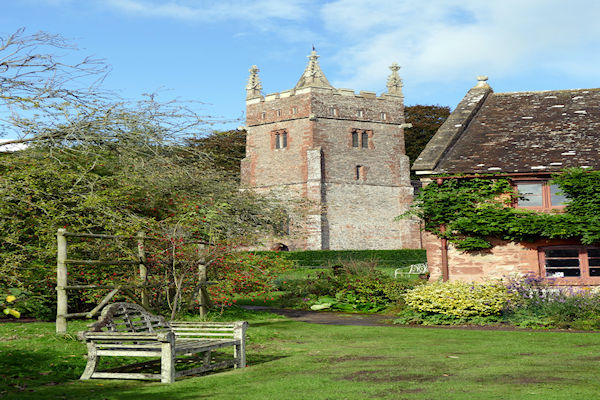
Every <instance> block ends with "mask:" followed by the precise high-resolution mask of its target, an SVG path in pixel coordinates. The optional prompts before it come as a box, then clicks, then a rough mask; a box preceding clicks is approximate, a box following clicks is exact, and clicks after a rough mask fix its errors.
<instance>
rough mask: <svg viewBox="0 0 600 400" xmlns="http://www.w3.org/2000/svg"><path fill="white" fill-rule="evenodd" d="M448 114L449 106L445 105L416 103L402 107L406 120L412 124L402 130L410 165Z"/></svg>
mask: <svg viewBox="0 0 600 400" xmlns="http://www.w3.org/2000/svg"><path fill="white" fill-rule="evenodd" d="M448 115H450V107H445V106H437V105H436V106H422V105H416V106H408V107H405V108H404V116H405V118H406V122H408V123H411V124H412V128H410V129H406V130H405V131H404V143H405V147H406V155H407V156H408V158H409V159H410V164H411V165H412V164H413V162H414V161H415V160H416V159H417V157H418V156H419V154H421V151H423V149H424V148H425V146H426V145H427V143H428V142H429V141H430V140H431V138H432V137H433V135H435V132H437V130H438V128H439V127H440V126H441V125H442V124H443V123H444V121H445V120H446V118H448Z"/></svg>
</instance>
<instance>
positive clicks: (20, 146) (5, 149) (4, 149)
mask: <svg viewBox="0 0 600 400" xmlns="http://www.w3.org/2000/svg"><path fill="white" fill-rule="evenodd" d="M9 140H12V139H0V153H10V152H13V151H19V150H24V149H26V148H27V143H13V144H7V145H4V146H3V145H2V143H4V142H7V141H9Z"/></svg>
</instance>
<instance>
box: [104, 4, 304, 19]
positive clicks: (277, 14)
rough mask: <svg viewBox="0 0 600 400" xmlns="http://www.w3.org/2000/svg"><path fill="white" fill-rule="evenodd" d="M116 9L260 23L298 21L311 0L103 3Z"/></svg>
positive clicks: (150, 13)
mask: <svg viewBox="0 0 600 400" xmlns="http://www.w3.org/2000/svg"><path fill="white" fill-rule="evenodd" d="M105 4H106V5H107V6H109V7H111V8H113V9H115V10H118V11H122V12H126V13H129V14H133V15H138V16H144V17H166V18H174V19H182V20H191V21H203V22H223V21H230V20H244V21H248V22H251V23H261V22H264V21H267V20H271V19H282V20H289V21H299V20H302V19H303V18H305V17H306V16H307V9H308V8H309V5H310V4H312V1H311V0H287V1H278V0H256V1H251V2H250V1H244V0H228V1H217V2H212V1H194V0H167V1H160V0H105Z"/></svg>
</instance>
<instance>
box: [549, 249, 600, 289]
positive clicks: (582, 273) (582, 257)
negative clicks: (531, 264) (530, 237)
mask: <svg viewBox="0 0 600 400" xmlns="http://www.w3.org/2000/svg"><path fill="white" fill-rule="evenodd" d="M548 250H577V260H578V261H579V276H562V277H561V276H547V274H548V272H547V269H546V251H548ZM589 250H599V251H600V247H598V246H584V245H556V246H543V247H539V248H538V260H539V266H540V276H541V277H542V278H544V279H551V280H556V281H557V282H577V283H581V282H582V281H593V282H600V275H598V276H594V275H590V258H592V259H600V257H590V256H589V254H588V252H589ZM566 258H567V257H565V259H566ZM571 258H572V257H571ZM592 268H597V269H599V270H600V266H595V265H593V266H592Z"/></svg>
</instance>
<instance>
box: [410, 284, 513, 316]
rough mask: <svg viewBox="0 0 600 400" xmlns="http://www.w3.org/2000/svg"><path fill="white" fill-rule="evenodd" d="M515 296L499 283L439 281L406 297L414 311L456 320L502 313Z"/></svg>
mask: <svg viewBox="0 0 600 400" xmlns="http://www.w3.org/2000/svg"><path fill="white" fill-rule="evenodd" d="M512 297H513V295H512V294H510V293H509V292H508V291H507V289H506V287H505V286H504V285H503V284H502V283H501V282H499V281H493V282H485V283H467V282H460V281H453V282H435V283H430V284H427V285H423V286H417V287H416V288H414V289H411V290H409V291H407V292H406V293H405V294H404V300H405V302H406V304H407V305H408V306H409V307H410V308H412V309H413V310H414V311H418V312H426V313H433V314H443V315H448V316H453V317H472V316H482V317H484V316H488V315H497V314H500V313H501V311H502V309H503V308H505V307H506V305H507V303H508V301H509V300H511V299H512Z"/></svg>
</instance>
